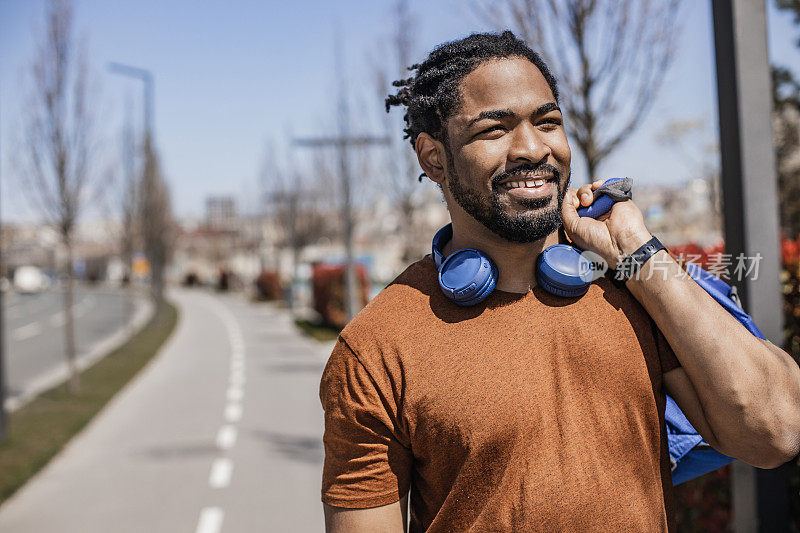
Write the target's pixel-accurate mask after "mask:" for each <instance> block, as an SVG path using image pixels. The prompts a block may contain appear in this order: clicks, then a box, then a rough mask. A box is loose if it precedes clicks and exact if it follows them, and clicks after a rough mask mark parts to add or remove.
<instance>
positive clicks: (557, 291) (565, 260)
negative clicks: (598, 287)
mask: <svg viewBox="0 0 800 533" xmlns="http://www.w3.org/2000/svg"><path fill="white" fill-rule="evenodd" d="M592 275H593V272H592V264H591V262H590V261H589V260H588V259H586V258H585V257H583V255H581V251H580V250H579V249H578V248H576V247H574V246H570V245H568V244H554V245H552V246H548V247H547V248H545V249H544V251H543V252H542V253H541V254H540V255H539V258H538V259H537V260H536V281H537V282H538V283H539V285H541V287H542V288H543V289H544V290H546V291H547V292H549V293H550V294H553V295H555V296H561V297H562V298H575V297H577V296H583V295H584V294H586V291H588V290H589V286H590V285H591V284H592Z"/></svg>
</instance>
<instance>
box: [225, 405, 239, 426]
mask: <svg viewBox="0 0 800 533" xmlns="http://www.w3.org/2000/svg"><path fill="white" fill-rule="evenodd" d="M241 419H242V404H239V403H229V404H228V405H226V406H225V420H227V421H228V422H238V421H239V420H241Z"/></svg>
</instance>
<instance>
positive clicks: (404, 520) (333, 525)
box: [323, 494, 408, 533]
mask: <svg viewBox="0 0 800 533" xmlns="http://www.w3.org/2000/svg"><path fill="white" fill-rule="evenodd" d="M323 506H324V508H325V531H327V532H328V533H340V532H352V531H370V532H373V531H374V532H376V533H400V532H405V531H406V530H407V525H408V495H407V494H406V495H405V496H403V498H401V499H400V501H397V502H394V503H390V504H389V505H383V506H381V507H373V508H371V509H343V508H341V507H333V506H330V505H328V504H323Z"/></svg>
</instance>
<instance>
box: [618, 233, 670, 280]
mask: <svg viewBox="0 0 800 533" xmlns="http://www.w3.org/2000/svg"><path fill="white" fill-rule="evenodd" d="M666 249H667V247H666V246H664V245H663V244H661V241H659V240H658V238H657V237H655V236H654V237H653V238H652V239H650V240H649V241H647V242H646V243H644V244H643V245H641V246H640V247H639V248H638V249H637V250H636V251H635V252H633V253H632V254H631V255H626V256H625V257H623V258H622V260H621V261H620V262H619V263H618V264H617V268H616V269H615V271H614V279H615V280H617V281H621V282H623V283H624V282H626V281H628V280H629V279H631V278H633V277H634V276H635V275H636V274H637V273H638V272H639V269H640V268H642V265H644V264H645V263H646V262H647V261H648V260H649V259H650V258H651V257H653V256H654V255H656V254H657V253H658V252H659V251H660V250H666Z"/></svg>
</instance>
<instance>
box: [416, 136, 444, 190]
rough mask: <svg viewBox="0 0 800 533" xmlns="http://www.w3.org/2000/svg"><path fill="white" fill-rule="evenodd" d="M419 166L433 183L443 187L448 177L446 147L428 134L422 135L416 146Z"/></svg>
mask: <svg viewBox="0 0 800 533" xmlns="http://www.w3.org/2000/svg"><path fill="white" fill-rule="evenodd" d="M414 149H415V150H416V152H417V161H419V166H421V167H422V170H424V171H425V174H426V175H427V176H428V178H429V179H430V180H431V181H434V182H436V183H438V184H439V185H441V184H442V183H444V180H445V177H446V174H447V173H446V167H445V165H446V163H445V162H446V157H445V153H444V145H443V144H442V143H441V142H440V141H437V140H436V139H434V138H433V137H432V136H431V135H429V134H427V133H420V134H419V135H418V136H417V142H416V143H415V144H414Z"/></svg>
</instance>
